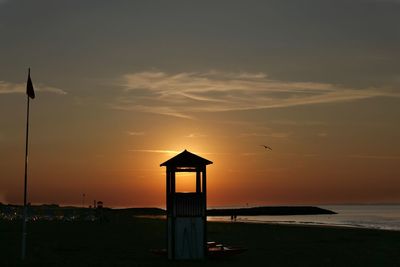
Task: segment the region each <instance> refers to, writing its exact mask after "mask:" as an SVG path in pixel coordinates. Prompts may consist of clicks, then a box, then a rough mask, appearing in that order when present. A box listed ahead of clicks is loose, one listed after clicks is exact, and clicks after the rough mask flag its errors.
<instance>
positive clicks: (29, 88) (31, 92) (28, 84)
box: [26, 69, 35, 99]
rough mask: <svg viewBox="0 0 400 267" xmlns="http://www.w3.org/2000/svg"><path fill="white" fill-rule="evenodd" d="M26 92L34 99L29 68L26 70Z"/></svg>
mask: <svg viewBox="0 0 400 267" xmlns="http://www.w3.org/2000/svg"><path fill="white" fill-rule="evenodd" d="M26 94H27V95H28V96H29V97H30V98H32V99H34V98H35V91H34V90H33V84H32V80H31V69H29V71H28V81H27V82H26Z"/></svg>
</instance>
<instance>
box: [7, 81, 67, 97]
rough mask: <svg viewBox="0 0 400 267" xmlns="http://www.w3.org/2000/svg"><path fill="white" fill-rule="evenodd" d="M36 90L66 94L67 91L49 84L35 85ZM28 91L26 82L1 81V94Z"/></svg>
mask: <svg viewBox="0 0 400 267" xmlns="http://www.w3.org/2000/svg"><path fill="white" fill-rule="evenodd" d="M34 88H35V92H48V93H54V94H59V95H65V94H66V92H65V91H64V90H62V89H59V88H56V87H51V86H47V85H42V84H39V85H34ZM16 93H19V94H20V93H24V94H25V93H26V83H9V82H5V81H0V94H16Z"/></svg>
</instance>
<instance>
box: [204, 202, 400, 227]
mask: <svg viewBox="0 0 400 267" xmlns="http://www.w3.org/2000/svg"><path fill="white" fill-rule="evenodd" d="M319 207H321V208H324V209H328V210H332V211H334V212H337V213H338V214H334V215H287V216H238V217H237V220H236V221H238V222H249V223H250V222H251V223H281V224H303V225H326V226H342V227H358V228H371V229H382V230H395V231H400V205H338V206H319ZM208 220H209V221H230V217H208Z"/></svg>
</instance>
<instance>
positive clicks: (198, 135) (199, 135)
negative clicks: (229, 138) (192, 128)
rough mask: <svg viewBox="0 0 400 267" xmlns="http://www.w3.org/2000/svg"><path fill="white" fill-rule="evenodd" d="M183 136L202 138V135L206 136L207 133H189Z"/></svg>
mask: <svg viewBox="0 0 400 267" xmlns="http://www.w3.org/2000/svg"><path fill="white" fill-rule="evenodd" d="M185 137H187V138H202V137H207V135H205V134H197V133H191V134H188V135H185Z"/></svg>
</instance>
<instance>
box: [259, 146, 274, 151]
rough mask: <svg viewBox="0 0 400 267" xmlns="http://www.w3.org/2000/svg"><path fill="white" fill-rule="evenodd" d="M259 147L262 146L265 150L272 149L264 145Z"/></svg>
mask: <svg viewBox="0 0 400 267" xmlns="http://www.w3.org/2000/svg"><path fill="white" fill-rule="evenodd" d="M260 146H263V147H264V148H265V149H269V150H272V148H270V147H269V146H266V145H260Z"/></svg>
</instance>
